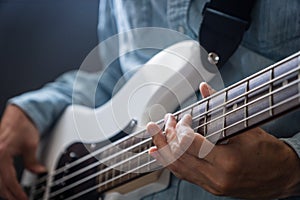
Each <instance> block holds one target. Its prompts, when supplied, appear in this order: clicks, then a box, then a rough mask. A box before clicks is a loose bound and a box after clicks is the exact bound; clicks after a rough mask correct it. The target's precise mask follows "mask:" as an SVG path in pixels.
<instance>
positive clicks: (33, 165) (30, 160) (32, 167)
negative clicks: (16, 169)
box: [23, 147, 47, 174]
mask: <svg viewBox="0 0 300 200" xmlns="http://www.w3.org/2000/svg"><path fill="white" fill-rule="evenodd" d="M36 151H37V147H36V148H30V149H28V150H27V151H26V152H24V153H23V158H24V165H25V168H26V169H28V170H29V171H31V172H33V173H36V174H40V173H45V172H46V171H47V169H46V167H45V166H43V165H42V164H40V163H39V161H38V160H37V157H36Z"/></svg>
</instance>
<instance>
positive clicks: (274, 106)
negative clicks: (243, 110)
mask: <svg viewBox="0 0 300 200" xmlns="http://www.w3.org/2000/svg"><path fill="white" fill-rule="evenodd" d="M297 83H299V80H298V81H295V83H290V84H289V86H288V87H290V85H294V84H297ZM285 87H287V86H285ZM281 90H283V88H280V91H281ZM274 92H278V91H277V90H274V91H272V93H274ZM264 96H266V95H264ZM299 96H300V95H299V94H298V95H294V96H293V97H291V98H288V99H286V100H285V101H282V102H280V103H278V104H276V105H273V106H272V107H271V109H273V108H276V107H278V106H280V105H282V104H284V103H287V102H289V101H291V100H293V99H295V97H297V98H298V97H299ZM269 109H270V108H267V109H264V110H262V111H261V112H259V113H256V114H255V115H252V116H250V117H248V118H247V119H243V120H240V121H239V122H236V123H234V124H232V125H230V126H227V127H226V128H224V130H226V129H228V128H230V127H232V126H234V125H236V124H238V123H241V122H243V121H244V120H248V119H250V118H253V117H255V116H257V115H259V114H261V113H263V112H265V111H268V110H269ZM220 131H223V130H219V131H217V132H214V133H213V134H210V135H208V137H210V136H212V135H215V134H217V133H218V132H220ZM131 159H132V158H131ZM102 173H103V172H102Z"/></svg>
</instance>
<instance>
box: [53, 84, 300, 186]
mask: <svg viewBox="0 0 300 200" xmlns="http://www.w3.org/2000/svg"><path fill="white" fill-rule="evenodd" d="M298 82H299V81H298ZM296 83H297V82H296ZM296 83H294V84H296ZM288 87H291V86H288V85H285V86H284V87H282V88H280V89H281V90H284V89H286V88H288ZM277 92H278V89H277V90H274V91H272V92H271V93H268V94H266V95H264V96H261V97H260V98H257V99H255V100H253V101H251V102H249V103H248V104H245V105H243V106H240V107H238V108H237V109H234V110H232V111H230V112H227V113H226V115H221V116H219V117H217V118H214V119H213V120H211V121H210V123H211V122H213V121H216V120H218V119H221V118H224V117H226V116H227V115H229V114H231V113H234V112H236V111H237V110H241V109H242V108H244V107H246V106H249V105H251V104H253V103H256V102H258V101H259V100H261V99H264V98H266V97H269V96H271V95H272V94H275V93H277ZM258 114H259V113H258ZM197 118H198V119H199V118H201V115H198V116H195V117H193V121H195V120H196V119H197ZM210 123H203V124H201V125H199V126H197V127H195V128H194V130H197V129H199V128H201V127H204V126H206V125H208V124H210ZM238 123H241V121H238V122H237V124H238ZM218 132H220V131H218ZM212 135H214V134H210V135H208V136H207V137H209V136H212ZM150 141H151V138H148V139H147V140H146V141H145V140H144V141H142V142H140V143H137V144H135V145H134V146H132V148H128V149H124V150H122V151H121V152H118V153H117V154H115V155H114V157H116V156H118V155H121V154H122V153H123V152H124V151H127V150H130V149H133V148H135V147H138V146H140V145H142V144H145V143H146V142H150ZM111 157H113V156H109V157H107V159H106V160H105V159H104V160H102V162H100V161H99V162H95V163H93V164H92V165H89V166H87V167H85V168H83V169H85V170H83V171H86V170H88V169H90V168H91V167H90V166H92V167H95V166H97V165H98V164H101V163H103V162H106V161H109V160H110V158H111ZM133 157H135V156H133ZM122 163H123V162H122ZM112 168H114V166H112ZM79 171H80V170H79ZM80 172H82V171H80ZM103 172H106V171H103ZM78 173H79V172H78V171H77V172H75V173H73V174H70V175H68V176H65V177H63V178H61V179H58V180H56V181H55V182H53V183H52V184H51V185H50V187H52V186H56V185H58V184H60V183H61V182H62V180H63V181H66V180H68V179H70V178H73V177H74V176H76V175H78ZM79 174H80V173H79Z"/></svg>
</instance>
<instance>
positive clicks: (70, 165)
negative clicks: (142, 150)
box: [37, 67, 299, 183]
mask: <svg viewBox="0 0 300 200" xmlns="http://www.w3.org/2000/svg"><path fill="white" fill-rule="evenodd" d="M273 69H274V68H272V70H273ZM298 69H299V67H298V68H296V69H294V70H291V71H290V72H288V73H285V74H282V75H280V76H278V77H276V78H274V79H272V80H271V81H268V82H266V83H264V84H262V85H260V86H258V87H256V88H254V89H252V90H249V91H248V92H247V93H244V94H242V95H239V96H237V97H235V98H233V99H231V100H230V101H227V102H226V104H228V103H230V102H233V101H235V100H237V99H239V98H241V97H243V96H245V95H246V94H248V93H250V92H253V91H254V92H255V91H256V90H258V89H260V88H262V87H264V86H266V85H269V84H270V83H272V82H275V81H277V80H279V79H280V78H282V77H284V76H288V75H290V74H292V73H293V72H296V71H297V70H298ZM267 72H268V71H267ZM262 74H263V73H262ZM257 76H258V75H257ZM245 82H246V80H245V81H242V83H241V84H244V83H245ZM241 84H239V85H241ZM228 90H229V88H228V89H227V91H228ZM221 92H223V93H224V91H221ZM221 94H222V93H221ZM214 96H217V95H214ZM210 97H211V98H213V95H212V96H210ZM209 99H210V98H208V99H207V98H206V99H203V100H202V101H199V102H196V103H195V104H193V105H191V106H189V107H187V108H186V109H183V110H180V111H178V112H176V113H174V115H180V114H181V113H184V112H185V111H188V110H190V109H191V108H193V107H195V106H197V105H200V104H201V103H203V102H205V101H208V100H209ZM222 106H224V105H223V104H221V105H218V106H216V107H214V108H213V109H210V110H208V111H207V112H205V113H203V115H206V114H208V113H210V112H213V111H214V110H216V109H218V108H220V107H222ZM161 123H163V120H160V121H158V122H157V124H158V125H159V124H161ZM208 123H210V121H209V122H208ZM144 132H145V130H141V131H138V132H136V133H133V134H131V135H128V136H126V138H124V139H123V140H122V141H125V140H127V139H131V138H133V136H136V135H138V134H141V133H144ZM122 141H118V143H117V144H119V143H121V142H122ZM115 145H116V143H112V144H111V145H110V146H109V147H107V146H106V148H104V149H103V148H100V149H98V150H97V151H94V152H92V153H91V154H88V155H87V156H84V157H82V158H81V159H78V160H77V162H76V163H75V162H72V163H69V164H68V165H67V166H65V167H62V168H60V169H57V170H55V171H54V172H53V173H51V174H48V175H46V176H44V177H42V178H40V179H38V180H37V183H41V182H43V181H45V180H46V179H47V178H49V176H55V175H57V174H59V173H61V172H63V171H65V170H66V168H67V169H68V168H71V167H73V166H75V165H77V164H78V163H81V162H83V161H85V160H87V159H89V158H91V157H93V156H96V155H98V154H100V153H102V152H104V151H105V150H107V149H108V148H110V147H111V146H115ZM99 152H100V153H99Z"/></svg>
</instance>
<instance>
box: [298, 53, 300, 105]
mask: <svg viewBox="0 0 300 200" xmlns="http://www.w3.org/2000/svg"><path fill="white" fill-rule="evenodd" d="M298 68H299V70H298V79H300V56H298ZM298 92H300V82H299V84H298ZM299 101H300V98H299Z"/></svg>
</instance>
